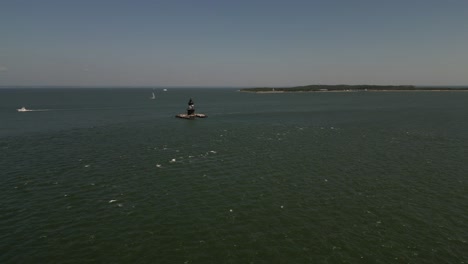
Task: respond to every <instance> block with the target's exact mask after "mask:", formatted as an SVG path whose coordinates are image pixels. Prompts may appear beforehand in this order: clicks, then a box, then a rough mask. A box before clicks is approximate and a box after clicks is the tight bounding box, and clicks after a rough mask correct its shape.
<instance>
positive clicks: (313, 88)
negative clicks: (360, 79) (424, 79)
mask: <svg viewBox="0 0 468 264" xmlns="http://www.w3.org/2000/svg"><path fill="white" fill-rule="evenodd" d="M240 91H241V92H250V93H304V92H319V93H327V92H333V93H336V92H339V93H349V92H466V91H468V88H443V87H415V86H412V85H400V86H390V85H308V86H296V87H285V88H270V87H258V88H244V89H240Z"/></svg>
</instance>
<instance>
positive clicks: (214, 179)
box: [0, 88, 468, 263]
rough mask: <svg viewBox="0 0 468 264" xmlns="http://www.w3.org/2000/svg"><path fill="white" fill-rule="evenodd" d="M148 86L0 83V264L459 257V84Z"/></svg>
mask: <svg viewBox="0 0 468 264" xmlns="http://www.w3.org/2000/svg"><path fill="white" fill-rule="evenodd" d="M151 92H152V89H142V88H134V89H130V88H129V89H124V88H119V89H117V88H114V89H112V88H101V89H91V88H88V89H72V88H68V89H46V88H41V89H39V88H34V89H0V252H1V253H0V263H468V93H466V92H349V93H290V94H251V93H243V92H238V91H237V90H236V89H227V88H225V89H202V88H190V89H188V88H186V89H184V88H178V89H175V88H168V91H167V92H164V91H163V90H162V89H159V88H158V89H156V90H155V94H156V99H155V100H150V99H149V97H150V96H151ZM189 98H193V100H194V101H195V107H196V110H197V112H199V113H205V114H207V115H208V118H206V119H197V120H182V119H176V118H174V116H175V115H176V114H178V113H183V112H185V108H186V106H187V102H188V100H189ZM22 106H25V107H26V108H28V109H33V110H38V111H32V112H25V113H19V112H17V111H16V109H17V108H20V107H22Z"/></svg>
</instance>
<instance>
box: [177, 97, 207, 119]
mask: <svg viewBox="0 0 468 264" xmlns="http://www.w3.org/2000/svg"><path fill="white" fill-rule="evenodd" d="M176 117H177V118H183V119H195V118H197V117H198V118H205V117H207V116H206V115H205V114H195V104H194V103H193V100H192V98H190V100H189V102H188V107H187V114H178V115H176Z"/></svg>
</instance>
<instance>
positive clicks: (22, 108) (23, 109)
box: [16, 106, 31, 112]
mask: <svg viewBox="0 0 468 264" xmlns="http://www.w3.org/2000/svg"><path fill="white" fill-rule="evenodd" d="M16 110H17V111H18V112H29V111H31V110H29V109H26V107H24V106H23V107H21V108H19V109H16Z"/></svg>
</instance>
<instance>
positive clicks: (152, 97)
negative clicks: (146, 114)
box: [150, 92, 156, 100]
mask: <svg viewBox="0 0 468 264" xmlns="http://www.w3.org/2000/svg"><path fill="white" fill-rule="evenodd" d="M152 94H153V96H151V97H150V99H152V100H154V99H156V96H155V95H154V92H153V93H152Z"/></svg>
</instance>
